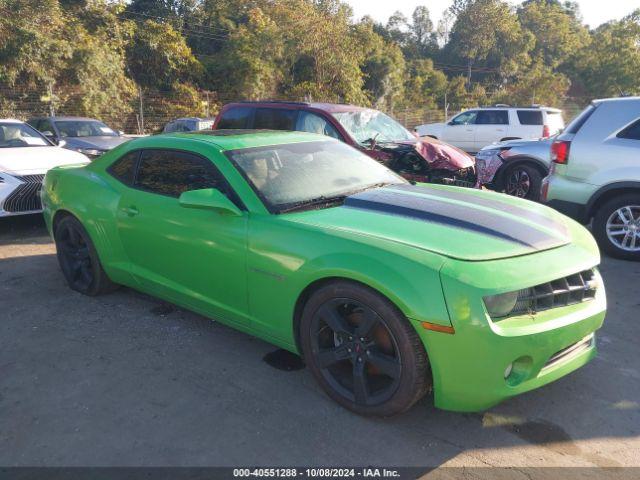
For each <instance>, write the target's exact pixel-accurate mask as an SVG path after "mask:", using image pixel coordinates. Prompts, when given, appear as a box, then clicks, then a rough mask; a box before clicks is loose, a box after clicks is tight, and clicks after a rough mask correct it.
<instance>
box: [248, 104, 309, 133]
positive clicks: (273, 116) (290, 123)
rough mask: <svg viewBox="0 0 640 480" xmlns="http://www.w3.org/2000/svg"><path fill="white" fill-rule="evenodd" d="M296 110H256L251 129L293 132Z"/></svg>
mask: <svg viewBox="0 0 640 480" xmlns="http://www.w3.org/2000/svg"><path fill="white" fill-rule="evenodd" d="M297 118H298V111H297V110H287V109H279V108H257V109H256V114H255V117H254V119H253V128H256V129H267V130H295V129H296V119H297Z"/></svg>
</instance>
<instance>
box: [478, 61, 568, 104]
mask: <svg viewBox="0 0 640 480" xmlns="http://www.w3.org/2000/svg"><path fill="white" fill-rule="evenodd" d="M570 84H571V82H570V81H569V79H568V78H567V77H566V76H565V75H563V74H562V73H557V72H554V71H553V69H552V68H551V67H549V66H547V65H544V64H543V63H542V62H541V61H540V60H537V61H535V62H534V63H533V64H532V65H531V66H530V67H529V68H527V69H526V70H522V71H521V72H520V73H519V74H518V75H517V77H516V78H515V79H514V80H513V81H512V82H511V83H510V84H508V85H506V86H505V87H504V88H503V89H502V90H500V91H499V92H497V93H496V94H495V95H493V96H492V97H491V100H490V101H491V103H507V104H511V105H527V104H529V103H531V104H536V103H538V104H543V105H559V104H560V102H561V101H562V99H563V98H564V96H565V95H566V93H567V90H568V89H569V86H570Z"/></svg>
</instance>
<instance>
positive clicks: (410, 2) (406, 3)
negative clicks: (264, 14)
mask: <svg viewBox="0 0 640 480" xmlns="http://www.w3.org/2000/svg"><path fill="white" fill-rule="evenodd" d="M345 1H346V2H347V3H348V4H350V5H351V6H352V7H353V11H354V15H355V18H356V19H359V18H361V17H363V16H364V15H371V16H372V17H373V18H374V19H375V20H377V21H379V22H383V23H386V21H387V19H388V18H389V17H390V16H391V15H392V14H393V12H395V11H396V10H400V11H401V12H402V13H404V14H405V15H406V16H407V17H409V18H410V16H411V12H413V9H414V8H415V7H416V6H418V5H424V6H426V7H427V8H428V9H429V12H430V13H431V19H432V21H433V23H434V25H437V23H438V20H439V19H440V17H441V15H442V12H443V11H444V10H445V9H446V8H447V7H449V5H451V3H452V2H451V0H393V1H388V0H345ZM510 3H513V4H514V5H515V4H518V3H520V2H518V1H514V0H511V1H510ZM577 3H578V4H579V5H580V11H581V12H582V17H583V19H584V22H585V23H586V24H587V25H589V26H590V27H591V28H595V27H597V26H598V25H600V24H601V23H604V22H608V21H609V20H617V19H620V18H622V17H624V16H625V15H628V14H629V13H631V12H632V11H633V10H635V9H636V8H640V0H577Z"/></svg>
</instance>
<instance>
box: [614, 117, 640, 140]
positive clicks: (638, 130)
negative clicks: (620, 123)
mask: <svg viewBox="0 0 640 480" xmlns="http://www.w3.org/2000/svg"><path fill="white" fill-rule="evenodd" d="M616 136H617V137H618V138H626V139H629V140H640V120H636V121H635V122H634V123H632V124H631V125H629V126H628V127H627V128H625V129H624V130H622V131H621V132H620V133H618V135H616Z"/></svg>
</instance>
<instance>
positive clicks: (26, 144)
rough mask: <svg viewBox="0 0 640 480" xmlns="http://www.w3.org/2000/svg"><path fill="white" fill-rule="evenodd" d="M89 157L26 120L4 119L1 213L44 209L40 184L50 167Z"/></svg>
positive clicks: (0, 123) (0, 121)
mask: <svg viewBox="0 0 640 480" xmlns="http://www.w3.org/2000/svg"><path fill="white" fill-rule="evenodd" d="M88 161H89V159H88V158H87V157H85V156H84V155H82V154H81V153H78V152H74V151H72V150H67V149H64V148H60V146H58V145H54V144H53V143H51V142H50V141H49V140H47V138H46V137H44V136H43V135H42V134H40V132H38V131H37V130H35V129H34V128H33V127H31V126H29V125H27V124H26V123H24V122H21V121H19V120H12V119H0V217H5V216H10V215H23V214H28V213H38V212H41V211H42V204H41V203H40V188H41V187H42V180H43V179H44V174H45V173H47V170H49V169H50V168H53V167H57V166H59V165H69V164H77V163H87V162H88Z"/></svg>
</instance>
